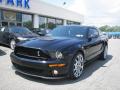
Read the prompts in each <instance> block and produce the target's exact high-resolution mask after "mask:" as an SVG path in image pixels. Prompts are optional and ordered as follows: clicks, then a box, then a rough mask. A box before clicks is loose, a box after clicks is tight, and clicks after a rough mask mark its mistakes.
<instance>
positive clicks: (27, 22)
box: [22, 14, 33, 29]
mask: <svg viewBox="0 0 120 90" xmlns="http://www.w3.org/2000/svg"><path fill="white" fill-rule="evenodd" d="M32 21H33V20H32V15H30V14H22V23H23V26H24V27H27V28H29V29H32V28H33V23H32Z"/></svg>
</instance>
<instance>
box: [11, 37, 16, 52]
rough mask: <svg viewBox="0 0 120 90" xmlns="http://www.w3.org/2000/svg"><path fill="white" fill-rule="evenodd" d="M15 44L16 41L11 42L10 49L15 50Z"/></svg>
mask: <svg viewBox="0 0 120 90" xmlns="http://www.w3.org/2000/svg"><path fill="white" fill-rule="evenodd" d="M15 44H16V42H15V40H14V39H12V40H11V41H10V48H11V49H12V50H14V49H15Z"/></svg>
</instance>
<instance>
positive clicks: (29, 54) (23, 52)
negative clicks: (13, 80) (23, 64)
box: [15, 46, 50, 60]
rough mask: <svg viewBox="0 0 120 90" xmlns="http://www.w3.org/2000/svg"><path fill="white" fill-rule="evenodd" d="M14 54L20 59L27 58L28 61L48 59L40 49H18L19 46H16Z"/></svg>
mask: <svg viewBox="0 0 120 90" xmlns="http://www.w3.org/2000/svg"><path fill="white" fill-rule="evenodd" d="M15 54H16V55H17V56H20V57H22V58H28V59H30V58H33V59H45V60H46V59H48V58H50V56H49V55H48V54H46V53H44V52H43V51H42V50H40V49H35V48H27V47H20V46H17V47H16V48H15Z"/></svg>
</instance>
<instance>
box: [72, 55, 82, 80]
mask: <svg viewBox="0 0 120 90" xmlns="http://www.w3.org/2000/svg"><path fill="white" fill-rule="evenodd" d="M83 67H84V59H83V55H82V54H78V55H77V56H76V58H75V63H74V68H73V74H74V77H75V78H79V77H80V76H81V74H82V72H83Z"/></svg>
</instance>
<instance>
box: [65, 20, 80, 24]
mask: <svg viewBox="0 0 120 90" xmlns="http://www.w3.org/2000/svg"><path fill="white" fill-rule="evenodd" d="M67 24H68V25H80V22H74V21H67Z"/></svg>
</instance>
